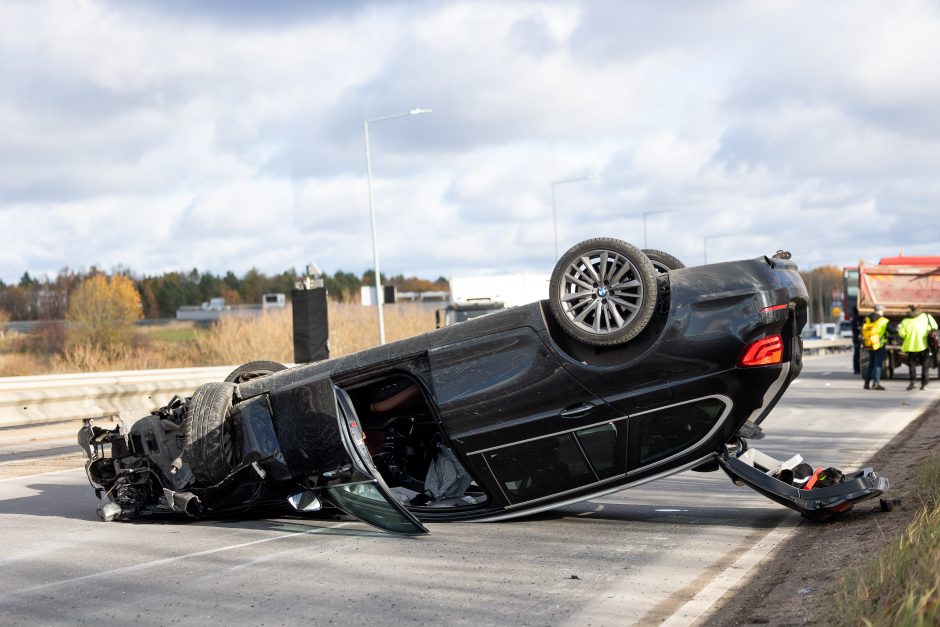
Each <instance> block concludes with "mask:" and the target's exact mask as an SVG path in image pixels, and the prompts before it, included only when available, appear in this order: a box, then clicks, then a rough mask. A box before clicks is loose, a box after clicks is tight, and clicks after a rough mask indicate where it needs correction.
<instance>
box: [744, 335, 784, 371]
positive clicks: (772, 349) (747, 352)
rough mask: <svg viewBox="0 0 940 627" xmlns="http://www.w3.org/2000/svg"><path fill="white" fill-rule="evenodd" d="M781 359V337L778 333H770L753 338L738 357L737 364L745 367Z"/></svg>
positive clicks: (766, 364)
mask: <svg viewBox="0 0 940 627" xmlns="http://www.w3.org/2000/svg"><path fill="white" fill-rule="evenodd" d="M782 361H783V338H781V337H780V336H779V335H770V336H768V337H762V338H760V339H759V340H754V341H753V342H751V343H750V344H748V345H747V348H745V349H744V351H743V352H742V353H741V356H740V357H738V366H739V367H741V368H747V367H751V366H770V365H772V364H779V363H781V362H782Z"/></svg>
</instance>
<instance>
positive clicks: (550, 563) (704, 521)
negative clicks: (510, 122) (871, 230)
mask: <svg viewBox="0 0 940 627" xmlns="http://www.w3.org/2000/svg"><path fill="white" fill-rule="evenodd" d="M849 360H850V358H849V357H848V355H846V354H841V355H836V356H830V357H819V358H814V359H809V360H807V364H806V368H805V370H804V374H803V376H802V377H801V378H800V379H799V380H798V381H797V382H796V383H795V384H794V385H793V386H791V388H790V390H789V391H788V393H787V395H786V396H785V398H784V401H783V403H782V404H781V405H780V406H779V407H778V408H777V409H776V410H775V412H774V413H773V414H772V415H771V416H770V417H769V418H768V419H767V420H766V421H765V423H764V425H763V426H764V430H765V431H766V432H767V433H768V437H767V438H766V439H764V440H762V441H761V442H758V443H755V444H756V446H757V447H758V448H760V449H761V450H763V451H764V452H767V453H769V454H771V455H775V456H778V457H789V455H790V454H791V453H794V452H800V453H802V454H803V456H804V458H806V459H807V461H809V462H810V463H812V464H814V465H834V466H840V467H842V468H843V470H854V468H849V466H850V465H852V464H855V463H858V462H860V461H861V460H863V459H864V458H865V457H866V456H867V454H868V453H869V452H870V451H871V450H872V449H873V448H878V447H880V445H881V444H883V443H884V442H886V441H887V440H888V439H890V438H891V436H892V435H894V434H895V433H897V432H898V431H900V430H901V429H902V428H903V427H904V426H905V425H906V424H907V423H908V422H909V421H910V420H911V419H913V418H914V417H915V416H916V415H917V414H918V413H919V412H920V411H921V410H922V409H923V408H924V407H926V405H927V403H928V401H929V400H932V399H933V398H936V397H937V396H938V395H940V382H936V381H934V384H933V386H932V388H928V390H929V391H925V392H920V391H914V392H906V391H904V389H903V388H904V386H905V385H906V381H904V382H902V381H888V382H886V385H887V387H888V388H889V389H888V391H885V392H878V391H865V390H862V389H861V382H860V381H859V380H858V379H856V378H854V377H852V376H851V375H850V373H849V372H848V368H847V365H848V363H849ZM871 515H872V517H873V521H872V524H873V525H874V524H876V520H875V517H876V516H877V514H876V513H872V514H871ZM799 520H800V518H799V516H798V515H797V514H795V513H793V512H791V511H790V510H788V509H786V508H783V507H781V506H779V505H776V504H775V503H772V502H770V501H767V500H766V499H764V498H762V497H760V496H759V495H757V494H756V493H754V492H752V491H750V490H749V489H748V488H744V487H736V486H734V485H732V484H731V482H730V481H729V480H728V479H727V478H726V477H725V476H724V474H723V473H720V472H716V473H710V474H704V475H703V474H699V473H691V472H689V473H683V474H681V475H677V476H675V477H672V478H669V479H666V480H661V481H659V482H656V483H652V484H649V485H647V486H643V487H639V488H635V489H632V490H626V491H623V492H619V493H616V494H613V495H609V496H607V497H604V498H601V499H598V500H595V501H592V502H587V503H582V504H579V505H575V506H571V507H567V508H564V509H562V510H559V511H556V512H552V513H549V514H547V515H543V516H539V517H536V518H528V519H524V520H519V521H508V522H501V523H483V524H480V523H478V524H453V523H452V524H436V525H433V524H432V525H429V527H430V529H431V532H432V535H431V536H428V537H423V538H401V537H396V536H394V535H390V534H385V533H381V532H376V531H372V530H371V529H370V528H369V527H366V526H364V525H362V524H360V523H356V522H341V521H312V520H301V519H279V520H269V519H257V520H248V521H245V520H233V521H209V522H198V523H188V524H181V523H146V524H141V523H136V524H129V523H110V524H108V523H102V522H100V521H98V520H97V518H96V515H95V497H94V494H93V492H92V491H91V489H90V488H89V487H88V485H87V483H86V480H85V477H84V474H83V472H82V471H81V470H68V471H58V472H54V473H46V474H39V475H33V476H27V477H18V478H13V479H6V480H2V481H0V533H2V538H3V545H2V546H3V550H2V551H0V623H3V624H36V623H40V624H65V623H67V624H75V623H115V622H120V623H144V624H164V625H168V624H198V625H204V624H210V623H215V622H221V621H224V622H226V623H230V624H257V625H261V624H264V625H281V624H296V623H299V622H306V623H312V624H342V625H357V624H371V625H376V624H383V625H384V624H473V625H487V624H517V625H555V624H578V625H602V624H609V625H615V624H616V625H625V624H636V623H639V624H654V623H659V622H662V621H667V620H669V619H670V618H671V620H672V621H674V622H682V623H686V622H689V620H690V618H689V617H690V616H691V617H692V618H694V616H695V613H694V612H693V614H691V615H690V614H688V612H689V611H690V610H689V608H690V607H692V606H693V605H695V604H694V602H690V600H692V601H694V600H695V599H696V598H699V597H701V596H702V592H703V591H704V590H708V589H711V588H714V587H715V585H716V584H715V582H718V581H725V582H728V581H731V582H732V583H733V581H735V580H736V579H737V578H738V576H739V575H740V574H741V572H738V571H742V572H743V570H742V568H741V566H740V564H741V563H742V561H741V558H742V556H747V555H758V554H759V553H755V551H756V550H757V549H756V548H755V547H758V548H759V547H761V546H762V545H770V544H772V543H773V538H774V537H775V536H774V533H777V532H779V530H780V529H781V528H783V529H787V528H792V527H793V525H794V524H796V523H797V522H798V521H799ZM765 548H766V547H765ZM761 554H762V553H761ZM768 559H769V558H768ZM696 595H698V597H697V596H696ZM706 596H707V595H706ZM699 605H701V603H700V604H699ZM705 607H706V608H707V605H706V606H705ZM700 609H702V608H699V610H700ZM699 610H695V612H697V611H699ZM683 611H684V612H686V613H685V614H683V613H682V612H683ZM677 612H678V613H677ZM677 617H679V618H678V619H677Z"/></svg>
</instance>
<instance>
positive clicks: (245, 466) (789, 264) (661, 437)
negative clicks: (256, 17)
mask: <svg viewBox="0 0 940 627" xmlns="http://www.w3.org/2000/svg"><path fill="white" fill-rule="evenodd" d="M789 257H790V255H789V254H788V253H783V252H780V253H778V254H777V255H775V256H773V257H759V258H757V259H751V260H744V261H736V262H729V263H718V264H711V265H706V266H699V267H693V268H685V267H683V266H682V264H681V263H680V262H679V261H678V260H676V259H675V258H673V257H671V256H669V255H666V254H665V253H661V252H659V251H641V250H639V249H637V248H636V247H634V246H632V245H630V244H628V243H626V242H622V241H620V240H615V239H608V238H598V239H592V240H587V241H585V242H582V243H580V244H578V245H576V246H574V247H573V248H572V249H571V250H569V251H568V252H567V253H565V255H564V256H562V258H561V259H560V260H559V261H558V263H557V265H556V267H555V270H554V273H553V275H552V279H551V282H550V294H549V298H548V299H546V300H544V301H541V302H537V303H532V304H529V305H525V306H521V307H515V308H512V309H507V310H504V311H499V312H496V313H492V314H489V315H487V316H483V317H480V318H475V319H473V320H469V321H467V322H464V323H461V324H458V325H455V326H451V327H446V328H442V329H438V330H436V331H433V332H431V333H427V334H424V335H420V336H417V337H413V338H410V339H407V340H402V341H399V342H395V343H393V344H389V345H386V346H380V347H376V348H373V349H369V350H365V351H362V352H359V353H355V354H351V355H347V356H344V357H339V358H336V359H330V360H327V361H323V362H318V363H312V364H306V365H300V366H295V367H292V368H284V367H283V366H281V365H279V364H275V363H272V362H253V363H251V364H246V365H245V366H242V367H240V368H238V369H237V370H236V371H235V372H233V373H232V375H230V376H229V377H228V379H227V380H226V381H225V382H220V383H210V384H206V385H203V386H201V387H199V388H198V389H197V390H196V391H195V393H194V394H193V395H192V396H191V397H189V398H186V399H180V398H175V399H173V401H171V402H170V403H169V404H168V405H167V406H165V407H162V408H160V409H159V410H157V411H155V412H154V413H153V414H151V415H149V416H146V417H144V418H142V419H140V420H139V421H137V422H135V423H134V424H133V426H131V427H130V429H128V430H127V431H126V432H125V431H124V430H122V429H121V428H120V427H119V428H116V429H113V430H107V429H102V428H100V427H96V426H94V425H93V424H87V425H86V426H85V427H83V428H82V430H81V431H80V433H79V441H80V444H81V445H82V446H83V448H84V449H85V451H86V453H87V455H88V458H89V459H88V463H87V472H88V478H89V480H90V482H91V484H92V486H93V487H94V489H95V491H96V493H97V495H98V497H99V499H100V500H99V506H98V511H99V514H100V516H101V517H102V518H103V519H105V520H114V519H132V518H137V517H141V516H147V515H161V514H163V515H186V516H205V515H213V514H221V513H226V512H237V511H241V510H245V509H251V508H261V507H268V508H275V507H283V506H289V507H293V509H295V510H297V511H300V512H316V511H320V510H329V509H338V510H341V511H342V512H345V513H346V514H349V515H352V516H354V517H356V518H359V519H361V520H362V521H364V522H367V523H370V524H372V525H374V526H376V527H379V528H382V529H386V530H389V531H395V532H399V533H426V532H427V530H426V529H425V527H424V526H423V525H422V521H425V522H426V521H445V520H479V521H495V520H501V519H506V518H511V517H516V516H521V515H526V514H531V513H534V512H538V511H543V510H547V509H550V508H555V507H558V506H561V505H565V504H569V503H574V502H577V501H581V500H585V499H590V498H592V497H596V496H599V495H602V494H606V493H610V492H614V491H617V490H622V489H624V488H628V487H631V486H636V485H639V484H642V483H646V482H648V481H652V480H655V479H658V478H661V477H665V476H668V475H671V474H674V473H677V472H680V471H682V470H686V469H694V470H700V471H713V470H718V469H719V468H721V469H723V470H724V471H725V472H726V473H728V474H729V475H730V476H731V478H732V479H734V480H735V481H737V482H740V483H746V484H747V485H750V486H751V487H753V488H754V489H756V490H758V491H759V492H761V493H763V494H765V495H766V496H768V497H769V498H771V499H773V500H775V501H778V502H780V503H783V504H784V505H787V506H789V507H791V508H793V509H795V510H797V511H799V512H801V513H802V514H804V515H805V516H808V517H813V518H825V517H828V516H830V515H833V514H835V513H838V512H841V511H845V510H846V509H848V508H849V507H851V506H852V504H853V503H854V502H857V501H860V500H863V499H866V498H872V497H874V496H877V495H879V494H881V493H882V492H883V491H884V490H885V489H886V488H887V480H886V479H885V478H883V477H880V476H878V475H877V474H875V473H874V472H872V471H871V470H869V469H866V470H863V471H859V472H856V473H852V474H847V475H845V476H842V477H839V479H838V480H837V481H830V483H829V485H826V484H825V483H824V482H817V481H815V480H816V479H818V478H819V477H818V476H814V478H813V481H812V483H817V485H813V484H812V483H809V477H806V478H803V479H801V478H800V477H795V478H794V465H795V462H796V461H798V460H788V461H786V462H781V461H778V460H775V459H772V458H770V457H768V456H766V455H763V454H762V453H760V452H759V451H757V450H755V449H752V448H749V447H748V444H747V439H748V438H754V437H760V436H761V435H762V434H761V431H760V427H759V425H760V423H761V421H763V420H764V418H765V417H766V416H767V414H768V413H769V412H770V411H771V409H772V408H773V407H774V405H775V404H776V403H777V401H778V400H779V399H780V397H781V396H782V395H783V393H784V392H785V390H786V389H787V386H788V385H789V383H790V382H791V381H792V380H793V379H794V378H796V377H797V376H798V375H799V374H800V370H801V367H802V361H801V358H802V344H801V339H800V331H801V329H802V327H803V325H804V324H805V322H806V298H807V293H806V288H805V286H804V285H803V282H802V280H801V278H800V275H799V273H798V272H797V267H796V265H795V263H794V262H793V261H791V260H790V258H789ZM787 473H789V474H787ZM815 474H816V475H818V474H819V473H818V471H817V472H816V473H815ZM830 474H832V473H830Z"/></svg>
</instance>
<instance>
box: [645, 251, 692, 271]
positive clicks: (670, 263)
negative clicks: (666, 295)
mask: <svg viewBox="0 0 940 627" xmlns="http://www.w3.org/2000/svg"><path fill="white" fill-rule="evenodd" d="M643 254H645V255H646V256H647V257H649V259H650V261H651V262H652V263H653V267H654V268H656V272H658V273H659V274H665V273H667V272H669V271H670V270H679V269H681V268H684V267H685V264H684V263H682V262H681V261H679V260H678V259H676V258H675V257H673V256H672V255H670V254H669V253H664V252H663V251H661V250H654V249H652V248H644V249H643Z"/></svg>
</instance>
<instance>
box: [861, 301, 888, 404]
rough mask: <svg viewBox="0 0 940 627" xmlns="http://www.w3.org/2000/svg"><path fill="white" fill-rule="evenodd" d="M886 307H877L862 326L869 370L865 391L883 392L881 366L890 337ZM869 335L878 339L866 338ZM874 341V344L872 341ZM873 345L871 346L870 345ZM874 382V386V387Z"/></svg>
mask: <svg viewBox="0 0 940 627" xmlns="http://www.w3.org/2000/svg"><path fill="white" fill-rule="evenodd" d="M884 313H885V308H884V305H875V313H874V314H872V315H871V316H868V317H866V318H865V324H863V325H862V341H863V345H864V346H865V350H867V351H868V369H867V370H866V371H865V389H866V390H869V389H871V390H883V389H884V387H882V385H881V364H883V363H884V360H885V354H886V353H887V352H888V349H887V348H885V343H886V341H887V335H888V319H887V318H885V317H884ZM867 334H872V335H875V336H876V338H870V337H869V338H866V337H865V336H866V335H867ZM872 339H874V340H875V341H874V342H871V341H870V340H872ZM870 344H871V345H870ZM872 382H874V385H872Z"/></svg>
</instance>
